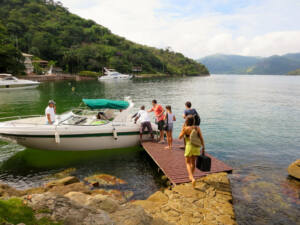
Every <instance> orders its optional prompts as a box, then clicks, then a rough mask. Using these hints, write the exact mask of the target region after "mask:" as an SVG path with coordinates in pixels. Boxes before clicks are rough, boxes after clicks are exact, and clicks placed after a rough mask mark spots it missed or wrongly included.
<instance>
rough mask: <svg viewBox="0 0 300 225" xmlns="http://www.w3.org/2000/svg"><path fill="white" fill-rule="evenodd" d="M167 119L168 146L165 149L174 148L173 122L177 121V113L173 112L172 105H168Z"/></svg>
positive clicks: (165, 118) (165, 117)
mask: <svg viewBox="0 0 300 225" xmlns="http://www.w3.org/2000/svg"><path fill="white" fill-rule="evenodd" d="M164 120H165V131H166V133H167V141H168V146H167V147H166V148H165V149H170V150H171V149H172V145H173V134H172V133H173V122H174V121H176V117H175V115H174V114H173V113H172V108H171V106H170V105H167V106H166V113H165V116H164Z"/></svg>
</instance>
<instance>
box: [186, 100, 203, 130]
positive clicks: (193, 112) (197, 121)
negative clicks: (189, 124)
mask: <svg viewBox="0 0 300 225" xmlns="http://www.w3.org/2000/svg"><path fill="white" fill-rule="evenodd" d="M188 115H192V116H193V117H194V119H195V125H196V126H200V123H201V119H200V116H199V114H198V112H197V111H196V109H192V103H191V102H189V101H187V102H186V103H185V110H184V113H183V118H184V119H185V118H186V117H187V116H188Z"/></svg>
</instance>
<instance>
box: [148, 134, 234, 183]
mask: <svg viewBox="0 0 300 225" xmlns="http://www.w3.org/2000/svg"><path fill="white" fill-rule="evenodd" d="M173 142H174V143H173V149H172V150H166V149H165V147H166V145H165V144H158V143H156V142H143V143H142V146H143V148H144V149H145V151H146V152H147V153H148V154H149V155H150V156H151V158H152V159H153V160H154V162H155V163H156V164H157V166H158V167H159V168H160V169H161V170H162V171H163V173H164V174H165V175H166V176H167V177H168V178H169V180H170V181H171V183H172V184H173V185H176V184H181V183H188V182H190V180H189V178H188V174H187V170H186V166H185V158H184V150H183V149H182V146H183V141H180V140H174V141H173ZM206 155H208V156H209V157H211V163H212V164H211V171H209V172H202V171H200V170H198V169H197V168H196V170H195V174H194V177H195V178H196V179H197V178H200V177H203V176H205V175H207V174H210V173H218V172H231V171H232V168H231V167H230V166H228V165H226V164H225V163H224V162H222V161H220V160H218V159H216V158H215V157H213V156H211V155H209V154H206Z"/></svg>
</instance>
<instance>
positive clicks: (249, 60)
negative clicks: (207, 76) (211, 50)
mask: <svg viewBox="0 0 300 225" xmlns="http://www.w3.org/2000/svg"><path fill="white" fill-rule="evenodd" d="M198 61H199V62H201V63H203V64H204V65H205V66H206V67H207V68H208V70H209V71H210V73H217V74H220V73H225V74H231V73H233V74H239V73H245V68H249V67H251V66H253V65H255V64H256V63H258V62H259V61H260V58H259V57H250V56H239V55H222V54H216V55H211V56H207V57H204V58H202V59H200V60H198Z"/></svg>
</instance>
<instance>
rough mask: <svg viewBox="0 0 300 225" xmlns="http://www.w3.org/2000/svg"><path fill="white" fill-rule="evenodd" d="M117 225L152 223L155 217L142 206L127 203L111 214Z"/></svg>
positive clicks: (148, 224)
mask: <svg viewBox="0 0 300 225" xmlns="http://www.w3.org/2000/svg"><path fill="white" fill-rule="evenodd" d="M110 217H111V219H112V220H113V221H114V222H115V224H116V225H152V222H153V218H152V217H151V216H150V215H149V214H147V213H146V212H145V210H144V209H143V208H142V207H141V206H136V205H131V204H127V205H125V206H123V207H121V208H120V210H117V211H116V212H114V213H112V214H110Z"/></svg>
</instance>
